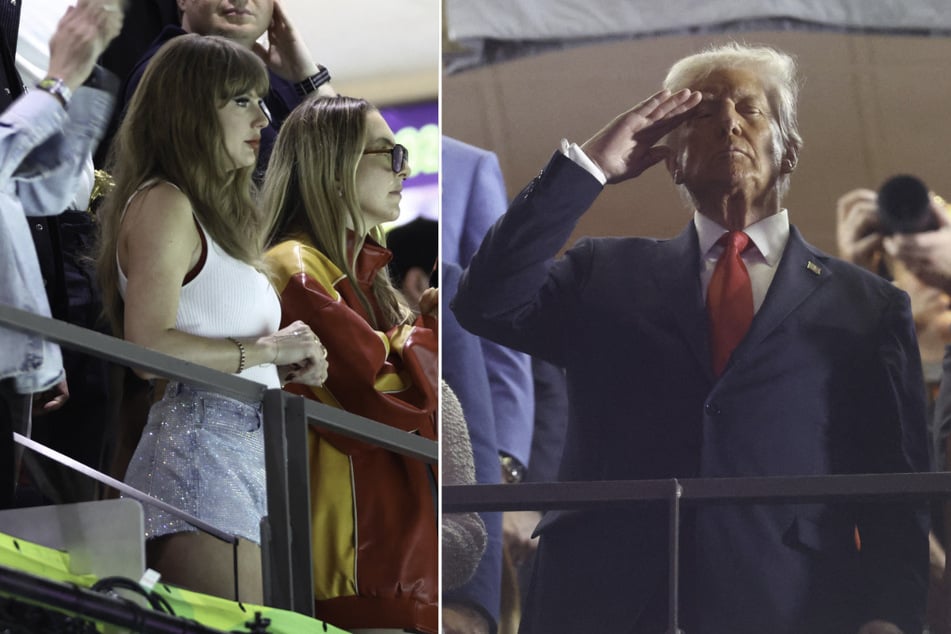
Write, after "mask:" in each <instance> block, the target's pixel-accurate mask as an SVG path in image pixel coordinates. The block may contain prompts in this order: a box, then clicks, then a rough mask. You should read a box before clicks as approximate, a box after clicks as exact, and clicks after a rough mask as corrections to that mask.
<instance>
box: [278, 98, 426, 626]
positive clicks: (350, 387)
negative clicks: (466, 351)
mask: <svg viewBox="0 0 951 634" xmlns="http://www.w3.org/2000/svg"><path fill="white" fill-rule="evenodd" d="M409 174H410V167H409V160H408V156H407V152H406V148H404V147H403V146H401V145H399V144H397V143H396V141H395V139H394V136H393V132H392V131H391V130H390V128H389V126H388V125H387V124H386V121H384V119H383V117H382V116H381V115H380V113H379V112H378V111H377V110H376V109H375V108H374V107H372V106H371V105H370V104H369V103H367V102H366V101H364V100H361V99H353V98H349V97H332V98H326V99H318V100H313V101H307V102H305V103H303V104H301V105H300V106H298V107H297V108H296V109H295V110H294V111H293V112H292V113H291V115H290V116H289V117H288V118H287V119H286V120H285V122H284V125H283V126H282V127H281V132H280V134H279V135H278V138H277V142H276V143H275V146H274V151H273V153H272V154H271V160H270V164H269V166H268V171H267V176H266V178H265V183H264V191H263V206H264V208H265V209H267V210H269V211H270V212H271V213H276V214H277V216H278V219H279V220H278V222H279V229H278V234H277V235H278V244H277V245H276V246H275V247H273V248H272V249H271V250H270V251H269V252H268V259H269V261H270V262H271V265H272V269H273V270H274V271H275V276H276V279H277V282H276V284H277V287H278V290H279V291H280V292H281V305H282V308H283V311H284V316H283V321H284V323H288V322H290V321H293V320H298V319H299V320H301V321H303V322H305V323H307V324H308V325H309V326H310V327H311V328H312V329H313V330H314V332H315V333H316V334H317V336H318V337H320V340H321V341H322V342H323V344H324V345H325V346H326V347H327V359H328V363H329V369H328V376H327V381H326V382H325V383H324V384H323V385H322V386H320V387H312V388H306V387H300V386H290V387H289V388H288V389H290V391H293V392H295V393H297V394H303V395H305V396H307V397H308V398H311V399H314V400H317V401H320V402H321V403H325V404H327V405H331V406H334V407H340V408H342V409H345V410H347V411H350V412H353V413H355V414H359V415H361V416H365V417H367V418H370V419H373V420H375V421H378V422H380V423H384V424H387V425H391V426H393V427H396V428H398V429H402V430H404V431H406V432H408V433H415V434H419V435H421V436H424V437H426V438H429V439H433V440H435V439H436V404H437V394H438V392H437V385H438V380H437V365H436V364H437V348H436V314H435V311H436V305H437V302H436V297H435V291H434V290H433V291H431V292H427V294H425V295H424V299H423V301H422V302H421V311H422V313H423V314H422V315H420V316H417V315H415V314H414V313H413V312H412V311H410V309H409V308H408V307H407V305H406V303H405V301H404V300H403V299H402V297H401V296H400V295H399V293H398V292H397V291H396V290H395V289H394V288H393V286H392V284H391V283H390V280H389V277H388V276H387V272H386V264H387V262H389V260H390V258H391V253H390V252H389V251H388V250H387V249H386V248H385V242H384V233H383V230H382V227H381V224H382V223H384V222H387V221H391V220H395V219H396V218H397V217H398V216H399V213H400V198H401V194H400V192H401V190H402V189H403V181H404V180H405V179H406V178H407V177H408V176H409ZM310 469H311V478H310V486H311V496H312V514H313V539H312V547H313V558H314V561H313V569H314V587H315V595H316V596H315V599H316V613H317V615H318V617H319V618H321V619H324V620H326V621H328V622H330V623H333V624H334V625H337V626H339V627H342V628H344V629H347V630H351V631H354V632H362V631H364V630H367V631H372V632H378V631H384V632H389V631H394V632H404V631H410V632H427V633H429V632H436V627H437V625H436V624H437V600H438V582H437V567H436V552H437V543H438V542H437V520H436V509H435V504H434V496H435V490H436V485H435V471H434V468H433V467H432V466H430V465H426V464H424V463H422V462H420V461H418V460H414V459H411V458H406V457H403V456H400V455H398V454H395V453H392V452H390V451H387V450H385V449H380V448H378V447H374V446H372V445H369V444H366V443H363V442H358V441H355V440H352V439H350V438H346V437H343V436H339V435H337V434H334V433H330V432H326V431H323V430H317V431H312V432H311V437H310Z"/></svg>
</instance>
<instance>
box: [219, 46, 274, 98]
mask: <svg viewBox="0 0 951 634" xmlns="http://www.w3.org/2000/svg"><path fill="white" fill-rule="evenodd" d="M230 52H231V53H232V54H231V55H229V56H228V57H229V59H228V60H227V61H226V63H225V64H222V65H221V67H220V72H222V74H223V75H224V76H223V77H222V78H221V81H219V82H216V84H217V86H218V94H217V95H215V97H217V100H218V102H219V103H222V102H225V101H227V100H229V99H231V98H232V97H235V96H236V95H242V94H246V93H249V92H252V91H253V92H255V93H257V95H258V96H259V97H262V98H263V97H265V96H266V95H267V93H268V89H269V88H270V81H269V80H268V75H267V70H266V69H265V67H264V62H262V61H261V60H260V59H259V58H258V56H257V55H255V54H254V53H252V52H251V51H245V50H233V51H230Z"/></svg>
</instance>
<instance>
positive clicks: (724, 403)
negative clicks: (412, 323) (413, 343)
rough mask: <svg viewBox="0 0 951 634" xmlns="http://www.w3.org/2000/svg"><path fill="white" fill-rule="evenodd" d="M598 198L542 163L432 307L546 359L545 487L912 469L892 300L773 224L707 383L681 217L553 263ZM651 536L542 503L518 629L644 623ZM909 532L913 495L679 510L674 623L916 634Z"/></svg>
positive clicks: (907, 353)
mask: <svg viewBox="0 0 951 634" xmlns="http://www.w3.org/2000/svg"><path fill="white" fill-rule="evenodd" d="M600 190H601V186H600V185H599V183H598V182H597V181H596V180H595V179H594V178H592V177H591V176H590V175H589V174H588V173H587V172H586V171H584V170H583V169H581V168H580V167H578V166H577V165H575V164H574V163H573V162H571V161H570V160H568V159H566V158H564V157H563V156H561V155H560V154H556V155H555V157H554V158H553V159H552V161H551V162H550V163H549V165H548V167H547V168H546V169H545V170H544V171H543V172H542V174H541V175H540V176H539V177H538V178H536V179H535V180H534V181H533V182H532V183H531V184H530V185H529V186H528V187H527V188H526V189H525V190H524V191H523V192H522V193H521V194H520V195H519V196H518V197H516V199H515V201H514V202H513V204H512V206H511V207H510V208H509V211H508V212H507V213H506V215H505V216H504V217H503V218H502V219H501V220H500V221H499V222H498V223H497V224H496V225H495V226H494V227H493V228H492V230H491V231H490V232H489V234H488V236H487V237H486V240H485V241H484V242H483V244H482V246H481V247H480V249H479V251H478V253H477V254H476V255H475V257H474V258H473V260H472V262H471V264H470V267H469V269H468V270H467V272H466V275H465V276H464V278H463V281H462V283H461V285H460V291H459V293H458V295H457V296H456V299H455V302H454V305H453V307H454V310H455V313H456V315H457V317H458V318H459V321H460V323H462V325H463V326H464V327H466V328H467V329H469V330H471V331H473V332H475V333H477V334H479V335H481V336H484V337H488V338H491V339H494V340H496V341H498V342H500V343H502V344H503V345H508V346H512V347H515V348H518V349H521V350H524V351H526V352H528V353H530V354H532V355H536V356H539V357H542V358H544V359H547V360H549V361H551V362H553V363H555V364H557V365H560V366H563V367H565V368H566V372H567V379H568V391H569V400H570V403H571V419H570V421H569V429H568V434H567V438H566V442H565V450H564V456H563V458H562V463H561V467H560V474H559V477H560V479H561V480H564V481H571V480H618V479H640V478H671V477H679V478H685V477H705V478H715V477H739V476H765V475H822V474H835V473H868V472H912V471H926V470H927V469H928V467H929V464H928V461H929V459H928V451H927V441H926V422H925V400H924V386H923V380H922V375H921V366H920V360H919V356H918V350H917V345H916V342H915V336H914V331H913V322H912V318H911V312H910V308H909V302H908V298H907V296H906V295H905V294H904V293H902V292H901V291H899V290H897V289H895V288H894V287H893V286H891V285H890V284H888V283H886V282H884V281H882V280H881V279H879V278H877V277H875V276H873V275H870V274H868V273H866V272H864V271H862V270H860V269H858V268H857V267H854V266H852V265H850V264H847V263H844V262H842V261H840V260H837V259H835V258H831V257H829V256H827V255H825V254H823V253H821V252H819V251H818V250H816V249H814V248H813V247H811V246H810V245H808V244H807V243H806V242H805V241H804V240H803V239H802V237H801V236H800V235H799V233H798V231H796V230H795V228H793V229H792V232H791V235H790V238H789V242H788V244H787V246H786V249H785V251H784V254H783V257H782V259H781V261H780V264H779V267H778V270H777V272H776V275H775V277H774V279H773V281H772V284H771V286H770V289H769V291H768V294H767V297H766V299H765V301H764V303H763V305H762V307H761V308H760V310H759V311H758V313H757V314H756V316H755V318H754V320H753V324H752V326H751V328H750V331H749V333H748V334H747V336H746V338H745V339H744V341H742V342H741V343H740V345H739V346H738V347H737V349H736V351H735V352H734V354H733V357H732V359H731V361H730V362H729V364H728V366H727V368H726V370H725V371H724V373H723V374H722V375H721V376H720V377H719V378H717V377H715V376H714V375H713V373H712V370H711V368H710V352H709V342H708V334H707V332H708V325H707V318H706V312H705V310H704V301H703V297H702V293H701V286H700V280H699V270H700V269H699V266H700V265H699V262H700V254H699V247H698V244H697V236H696V231H695V229H694V228H693V225H692V224H691V225H689V226H688V227H687V229H686V230H685V231H684V232H683V233H681V234H680V235H679V236H677V237H676V238H673V239H671V240H651V239H644V238H601V239H585V240H583V241H581V242H579V244H577V245H576V246H575V247H573V248H572V249H571V250H569V251H568V252H567V254H566V255H565V256H564V257H562V258H560V259H558V260H554V259H553V258H554V256H555V254H556V253H557V252H558V250H559V249H560V248H561V247H562V245H563V244H564V243H565V241H566V240H567V239H568V237H569V235H570V233H571V231H572V230H573V228H574V226H575V223H576V221H577V219H578V218H580V216H581V215H582V214H583V213H584V212H585V211H586V210H587V208H588V207H589V206H590V205H591V204H592V202H593V201H594V199H595V198H596V197H597V195H598V194H599V193H600ZM856 527H857V528H858V531H859V534H860V536H861V550H858V549H857V548H856V543H855V529H856ZM666 528H667V520H666V510H665V509H664V508H652V507H650V506H649V505H648V506H647V507H646V508H645V506H644V505H642V506H639V507H636V508H627V509H624V508H622V509H614V510H610V511H599V512H583V513H578V512H574V513H572V512H554V513H549V514H548V515H546V517H545V519H544V520H543V521H542V524H541V525H540V527H539V532H540V533H541V540H540V546H539V552H538V557H537V560H536V568H535V571H534V574H533V585H532V588H531V591H530V593H529V597H528V605H527V607H526V610H525V613H524V615H523V622H522V632H533V633H538V634H544V633H547V632H555V631H589V632H658V631H662V630H663V629H664V627H665V619H664V614H665V610H666V608H665V603H666V592H665V588H666V556H667V555H666V551H667V548H666ZM927 533H928V521H927V513H926V512H925V509H922V508H919V507H916V506H913V505H897V504H860V503H841V502H840V503H812V504H799V505H780V504H776V505H752V506H751V505H746V506H741V505H737V506H733V505H706V506H703V505H701V506H698V507H695V509H694V510H692V511H691V512H690V513H689V514H688V515H687V517H686V518H685V531H684V534H683V548H684V554H683V559H682V562H681V563H682V570H681V573H682V588H681V592H682V602H681V606H682V615H681V623H683V624H684V626H685V629H686V631H687V632H689V633H690V634H720V633H723V634H725V633H727V632H729V633H731V634H745V633H749V634H753V633H757V634H761V633H763V632H770V633H771V634H786V633H788V634H793V633H796V634H799V633H805V632H809V633H811V634H814V633H824V632H828V633H829V634H832V633H835V634H843V633H847V632H855V631H856V629H857V628H858V627H859V626H860V625H861V624H862V623H865V622H867V621H869V620H872V619H884V620H887V621H892V622H894V623H896V624H898V625H899V626H900V627H902V628H903V629H904V631H905V632H920V631H921V624H922V619H923V611H924V604H925V592H926V579H927V577H926V573H927V558H928V542H927Z"/></svg>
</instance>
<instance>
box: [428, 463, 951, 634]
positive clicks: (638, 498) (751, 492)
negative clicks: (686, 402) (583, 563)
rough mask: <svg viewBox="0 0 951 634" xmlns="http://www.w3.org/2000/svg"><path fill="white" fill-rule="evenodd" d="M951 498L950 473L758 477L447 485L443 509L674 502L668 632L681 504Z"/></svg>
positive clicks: (674, 624) (673, 633)
mask: <svg viewBox="0 0 951 634" xmlns="http://www.w3.org/2000/svg"><path fill="white" fill-rule="evenodd" d="M943 497H944V498H946V497H951V472H941V473H885V474H864V475H827V476H788V477H780V476H771V477H751V478H695V479H690V478H688V479H670V480H604V481H595V482H545V483H540V482H539V483H524V484H518V485H511V484H475V485H467V486H445V487H443V489H442V508H443V512H444V513H459V512H465V511H518V510H524V509H532V510H538V511H550V510H556V509H557V510H581V509H593V508H604V507H608V506H616V505H618V504H624V503H637V502H646V501H666V502H667V503H668V504H669V507H670V511H669V520H670V521H669V528H668V530H669V533H668V537H669V541H668V597H669V603H668V605H669V612H668V630H667V631H668V634H677V633H680V632H681V631H682V630H680V628H679V624H678V607H679V605H678V600H679V591H678V588H679V581H680V580H679V560H680V510H681V506H682V505H692V504H718V503H719V504H726V503H730V504H737V503H740V504H790V503H800V502H803V503H805V502H816V501H820V500H830V499H836V498H838V499H851V500H868V501H878V502H888V501H899V500H900V501H903V502H910V501H916V500H920V501H925V500H930V499H936V498H943Z"/></svg>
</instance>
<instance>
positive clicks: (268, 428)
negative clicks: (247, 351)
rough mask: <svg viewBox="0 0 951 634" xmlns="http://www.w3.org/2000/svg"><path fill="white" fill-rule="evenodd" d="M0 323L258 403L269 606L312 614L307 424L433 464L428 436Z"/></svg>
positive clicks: (58, 330) (55, 331) (28, 324)
mask: <svg viewBox="0 0 951 634" xmlns="http://www.w3.org/2000/svg"><path fill="white" fill-rule="evenodd" d="M0 326H2V327H8V328H12V329H15V330H19V331H23V332H32V333H36V334H38V335H40V336H42V337H44V338H46V339H48V340H50V341H53V342H56V343H58V344H60V345H62V346H64V347H67V348H71V349H74V350H79V351H81V352H84V353H87V354H90V355H93V356H95V357H99V358H101V359H106V360H108V361H112V362H114V363H117V364H120V365H125V366H129V367H133V368H141V369H144V370H147V371H148V372H149V373H152V374H156V375H159V376H163V377H166V378H168V379H172V380H175V381H181V382H183V383H188V384H189V385H192V386H195V387H198V388H202V389H206V390H211V391H214V392H217V393H219V394H223V395H225V396H229V397H231V398H236V399H240V400H243V401H247V402H261V403H262V405H263V420H264V423H263V430H264V452H265V468H266V470H267V504H268V516H267V517H266V518H265V519H264V520H262V527H261V556H262V563H263V569H264V590H265V594H264V602H265V604H266V605H268V606H271V607H275V608H280V609H285V610H293V611H295V612H298V613H300V614H304V615H307V616H314V592H313V575H312V569H311V551H310V544H311V542H310V539H311V535H310V531H311V525H310V519H311V516H310V480H309V475H308V468H307V459H308V458H307V442H306V439H307V426H308V425H314V426H316V427H320V428H322V429H327V430H329V431H333V432H336V433H338V434H342V435H345V436H347V437H350V438H355V439H358V440H361V441H365V442H367V443H371V444H374V445H377V446H379V447H382V448H384V449H387V450H389V451H393V452H396V453H398V454H402V455H404V456H408V457H411V458H414V459H417V460H420V461H423V462H426V463H429V464H436V463H437V462H438V456H439V450H438V445H437V443H436V442H434V441H431V440H427V439H425V438H421V437H419V436H416V435H413V434H410V433H407V432H404V431H401V430H399V429H396V428H394V427H390V426H388V425H384V424H382V423H378V422H376V421H372V420H370V419H368V418H363V417H362V416H357V415H355V414H351V413H349V412H345V411H343V410H340V409H337V408H334V407H330V406H327V405H323V404H321V403H317V402H314V401H310V400H307V399H305V398H303V397H301V396H295V395H292V394H288V393H287V392H284V391H283V390H279V389H267V388H266V387H265V386H263V385H261V384H259V383H255V382H253V381H248V380H246V379H242V378H240V377H237V376H235V375H232V374H226V373H224V372H218V371H217V370H212V369H210V368H207V367H204V366H201V365H197V364H194V363H190V362H188V361H183V360H182V359H178V358H176V357H171V356H168V355H166V354H162V353H160V352H155V351H154V350H149V349H147V348H143V347H141V346H137V345H135V344H132V343H129V342H127V341H123V340H121V339H116V338H115V337H110V336H108V335H104V334H102V333H99V332H95V331H92V330H88V329H86V328H81V327H79V326H74V325H72V324H69V323H66V322H63V321H59V320H56V319H50V318H47V317H41V316H39V315H35V314H33V313H29V312H26V311H23V310H19V309H16V308H13V307H11V306H6V305H3V304H0ZM143 496H144V494H143ZM144 497H146V498H147V496H144Z"/></svg>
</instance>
